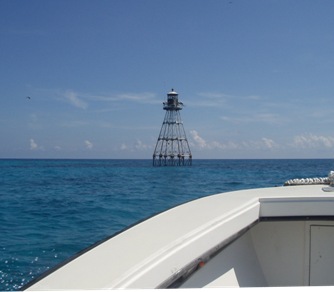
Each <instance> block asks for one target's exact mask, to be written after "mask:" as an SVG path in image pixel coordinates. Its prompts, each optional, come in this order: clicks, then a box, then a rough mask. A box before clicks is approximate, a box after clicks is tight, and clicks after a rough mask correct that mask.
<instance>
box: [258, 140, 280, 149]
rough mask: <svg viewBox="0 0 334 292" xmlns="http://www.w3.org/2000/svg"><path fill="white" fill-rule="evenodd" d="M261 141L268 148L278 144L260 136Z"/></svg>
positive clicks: (275, 146)
mask: <svg viewBox="0 0 334 292" xmlns="http://www.w3.org/2000/svg"><path fill="white" fill-rule="evenodd" d="M261 141H262V142H263V145H264V146H265V147H266V148H268V149H273V148H277V147H278V144H277V143H276V142H275V141H274V140H272V139H269V138H262V139H261Z"/></svg>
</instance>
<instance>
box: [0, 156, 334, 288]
mask: <svg viewBox="0 0 334 292" xmlns="http://www.w3.org/2000/svg"><path fill="white" fill-rule="evenodd" d="M333 169H334V160H332V159H301V160H292V159H287V160H285V159H282V160H281V159H280V160H269V159H268V160H193V165H192V166H189V167H153V166H152V161H151V160H28V159H27V160H15V159H2V160H0V206H1V208H0V222H1V223H0V224H1V225H0V231H1V233H0V234H1V235H0V290H19V289H20V288H21V287H22V286H23V285H24V284H26V283H28V282H29V281H31V280H32V279H34V278H36V277H37V276H38V275H40V274H41V273H43V272H44V271H46V270H48V269H49V268H51V267H53V266H55V265H57V264H58V263H60V262H62V261H64V260H66V259H67V258H69V257H71V256H73V255H74V254H76V253H78V252H80V251H81V250H82V249H84V248H86V247H88V246H90V245H92V244H94V243H95V242H97V241H100V240H102V239H104V238H105V237H107V236H110V235H112V234H114V233H117V232H119V231H121V230H122V229H124V228H126V227H128V226H129V225H132V224H135V223H136V222H138V221H140V220H142V219H144V218H147V217H150V216H152V215H154V214H156V213H159V212H162V211H164V210H166V209H168V208H171V207H173V206H176V205H179V204H182V203H185V202H187V201H190V200H194V199H197V198H200V197H204V196H208V195H212V194H217V193H221V192H227V191H234V190H239V189H251V188H261V187H273V186H281V185H282V184H283V183H284V182H285V181H287V180H289V179H292V178H305V177H326V176H327V175H328V173H329V171H330V170H333Z"/></svg>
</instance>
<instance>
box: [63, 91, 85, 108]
mask: <svg viewBox="0 0 334 292" xmlns="http://www.w3.org/2000/svg"><path fill="white" fill-rule="evenodd" d="M65 98H66V99H67V100H68V101H69V102H70V103H71V104H72V105H73V106H75V107H77V108H80V109H86V108H87V107H88V104H87V103H86V102H84V101H83V100H81V99H80V98H79V97H78V94H77V93H76V92H74V91H72V90H67V91H66V92H65Z"/></svg>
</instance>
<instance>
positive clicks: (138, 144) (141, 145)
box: [135, 140, 151, 150]
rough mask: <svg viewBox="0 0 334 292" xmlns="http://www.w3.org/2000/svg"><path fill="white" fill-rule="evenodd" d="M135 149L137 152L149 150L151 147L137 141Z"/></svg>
mask: <svg viewBox="0 0 334 292" xmlns="http://www.w3.org/2000/svg"><path fill="white" fill-rule="evenodd" d="M135 148H136V149H137V150H147V149H150V148H151V146H149V145H146V144H144V143H143V142H142V141H140V140H137V142H136V144H135Z"/></svg>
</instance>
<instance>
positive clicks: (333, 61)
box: [0, 0, 334, 159]
mask: <svg viewBox="0 0 334 292" xmlns="http://www.w3.org/2000/svg"><path fill="white" fill-rule="evenodd" d="M333 13H334V1H332V0H313V1H311V0H97V1H93V0H90V1H88V0H80V1H79V0H29V1H21V0H0V141H1V142H0V158H54V159H57V158H73V159H76V158H89V159H91V158H92V159H93V158H96V159H100V158H101V159H108V158H110V159H118V158H120V159H123V158H129V159H151V158H152V154H153V150H154V147H155V144H156V141H157V138H158V135H159V131H160V128H161V125H162V122H163V119H164V115H165V111H164V110H163V105H162V103H163V102H164V101H165V100H166V97H167V93H168V92H169V91H170V90H171V89H172V88H174V90H175V91H177V92H178V94H179V100H180V101H182V102H183V103H184V105H185V106H184V108H183V109H182V111H181V116H182V120H183V125H184V128H185V131H186V135H187V138H188V142H189V145H190V148H191V152H192V154H193V158H194V159H207V158H210V159H211V158H212V159H226V158H231V159H234V158H236V159H252V158H265V159H267V158H274V159H276V158H277V159H281V158H333V157H334V129H333V125H334V98H333V95H334V80H333V77H334V30H333V28H334V17H333ZM28 97H29V98H28Z"/></svg>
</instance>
